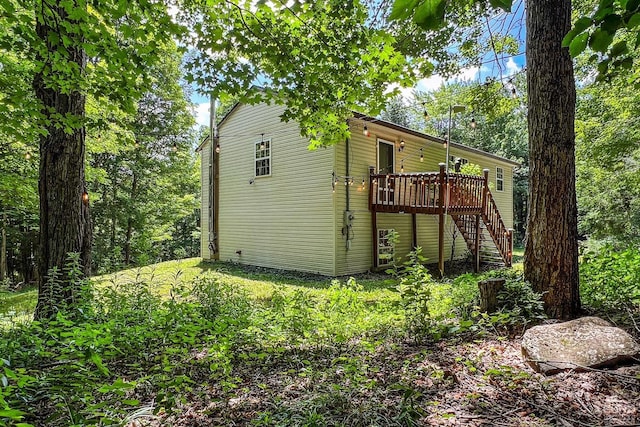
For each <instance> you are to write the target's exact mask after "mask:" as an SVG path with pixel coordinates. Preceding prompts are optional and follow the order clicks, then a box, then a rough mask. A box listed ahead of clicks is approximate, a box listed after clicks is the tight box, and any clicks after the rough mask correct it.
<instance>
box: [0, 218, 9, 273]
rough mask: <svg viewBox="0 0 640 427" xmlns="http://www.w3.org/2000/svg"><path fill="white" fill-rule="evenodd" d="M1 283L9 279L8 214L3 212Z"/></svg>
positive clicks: (0, 232)
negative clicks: (6, 278)
mask: <svg viewBox="0 0 640 427" xmlns="http://www.w3.org/2000/svg"><path fill="white" fill-rule="evenodd" d="M0 235H1V236H0V240H1V241H0V282H2V281H3V280H4V279H5V277H7V270H8V269H7V213H6V212H2V230H0Z"/></svg>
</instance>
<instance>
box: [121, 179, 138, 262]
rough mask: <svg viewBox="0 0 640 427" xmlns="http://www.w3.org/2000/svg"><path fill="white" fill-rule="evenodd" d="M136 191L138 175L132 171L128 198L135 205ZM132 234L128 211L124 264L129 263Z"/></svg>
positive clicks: (130, 214)
mask: <svg viewBox="0 0 640 427" xmlns="http://www.w3.org/2000/svg"><path fill="white" fill-rule="evenodd" d="M137 192H138V175H137V174H136V173H135V171H134V172H133V180H132V182H131V193H130V194H129V200H130V201H131V204H132V205H135V200H136V195H137ZM132 234H133V214H132V213H131V211H129V213H128V215H127V234H126V240H125V242H124V263H125V265H129V264H131V235H132Z"/></svg>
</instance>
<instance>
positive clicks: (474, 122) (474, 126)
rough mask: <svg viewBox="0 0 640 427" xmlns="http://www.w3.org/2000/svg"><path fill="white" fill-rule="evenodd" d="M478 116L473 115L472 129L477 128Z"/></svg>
mask: <svg viewBox="0 0 640 427" xmlns="http://www.w3.org/2000/svg"><path fill="white" fill-rule="evenodd" d="M476 125H477V123H476V118H475V117H471V129H475V128H476Z"/></svg>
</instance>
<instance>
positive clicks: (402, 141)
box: [398, 139, 404, 152]
mask: <svg viewBox="0 0 640 427" xmlns="http://www.w3.org/2000/svg"><path fill="white" fill-rule="evenodd" d="M398 151H400V152H402V151H404V139H401V140H400V148H398Z"/></svg>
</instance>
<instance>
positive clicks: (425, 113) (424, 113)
mask: <svg viewBox="0 0 640 427" xmlns="http://www.w3.org/2000/svg"><path fill="white" fill-rule="evenodd" d="M426 104H427V103H426V102H423V103H422V109H423V111H422V115H423V116H424V119H425V120H429V113H428V112H427V107H426Z"/></svg>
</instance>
